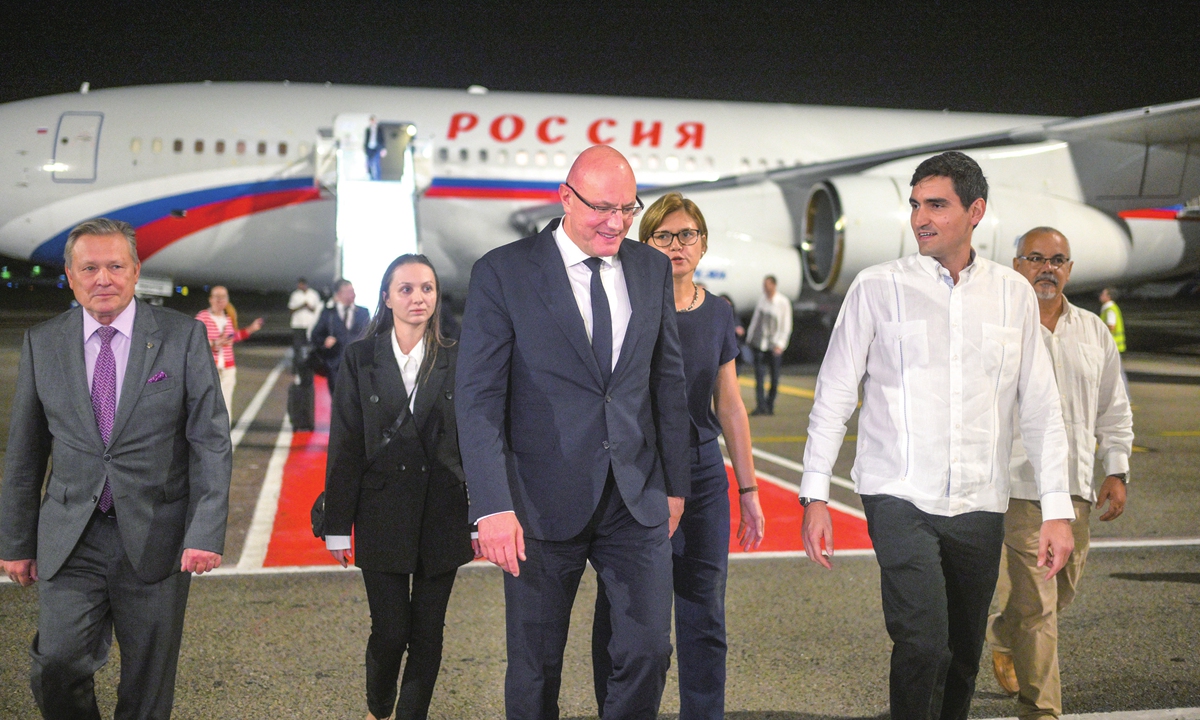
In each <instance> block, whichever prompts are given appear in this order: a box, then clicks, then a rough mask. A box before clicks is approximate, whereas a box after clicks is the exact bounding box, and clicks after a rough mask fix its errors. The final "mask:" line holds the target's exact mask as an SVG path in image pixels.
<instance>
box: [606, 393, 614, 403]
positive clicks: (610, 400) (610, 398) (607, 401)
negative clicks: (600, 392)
mask: <svg viewBox="0 0 1200 720" xmlns="http://www.w3.org/2000/svg"><path fill="white" fill-rule="evenodd" d="M604 402H606V403H610V402H612V395H605V396H604Z"/></svg>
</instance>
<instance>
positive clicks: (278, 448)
mask: <svg viewBox="0 0 1200 720" xmlns="http://www.w3.org/2000/svg"><path fill="white" fill-rule="evenodd" d="M291 451H292V420H291V418H289V417H288V416H287V414H286V413H285V414H284V416H283V424H281V425H280V426H279V437H277V438H275V450H274V451H273V452H272V453H271V460H270V462H268V463H267V474H266V477H264V478H263V484H262V489H261V490H259V492H258V502H257V503H256V504H255V506H254V518H253V519H252V520H251V521H250V529H249V530H247V531H246V542H245V544H244V545H242V556H241V557H240V558H238V564H237V569H238V570H241V571H246V570H255V569H261V568H262V564H263V560H265V559H266V558H267V545H268V544H269V543H270V542H271V531H272V530H273V529H274V528H275V513H276V511H277V510H278V509H279V491H280V489H281V488H282V487H283V468H284V466H285V465H287V459H288V454H289V453H290V452H291Z"/></svg>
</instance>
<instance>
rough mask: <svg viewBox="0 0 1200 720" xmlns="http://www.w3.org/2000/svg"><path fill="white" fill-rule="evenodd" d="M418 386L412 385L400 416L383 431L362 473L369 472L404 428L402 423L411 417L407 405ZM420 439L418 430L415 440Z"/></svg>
mask: <svg viewBox="0 0 1200 720" xmlns="http://www.w3.org/2000/svg"><path fill="white" fill-rule="evenodd" d="M418 385H419V383H413V389H412V390H410V391H409V393H408V396H407V397H405V398H404V407H403V408H401V410H400V414H399V415H397V416H396V419H395V420H394V421H392V425H391V427H389V428H388V429H387V430H384V431H383V441H382V442H381V443H380V444H379V448H378V449H377V450H376V451H375V454H374V455H372V456H371V457H370V459H368V460H367V464H366V467H364V468H363V470H364V471H366V470H369V469H370V468H371V466H372V465H374V464H375V461H376V460H377V459H379V457H380V456H381V455H383V451H384V450H386V449H387V446H388V443H390V442H391V441H392V438H394V437H396V435H398V434H400V428H401V427H403V426H404V421H405V420H407V419H408V418H410V417H413V415H412V409H411V408H409V405H410V404H411V403H412V398H413V395H415V394H416V392H417V387H418ZM413 422H416V418H413ZM420 437H421V433H420V430H419V429H418V431H417V438H418V439H420ZM422 447H424V441H422Z"/></svg>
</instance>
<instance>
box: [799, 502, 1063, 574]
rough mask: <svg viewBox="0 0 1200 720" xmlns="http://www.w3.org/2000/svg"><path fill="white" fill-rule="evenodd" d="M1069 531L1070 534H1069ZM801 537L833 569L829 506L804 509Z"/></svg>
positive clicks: (806, 547)
mask: <svg viewBox="0 0 1200 720" xmlns="http://www.w3.org/2000/svg"><path fill="white" fill-rule="evenodd" d="M1069 532H1070V531H1069V530H1068V534H1069ZM800 537H801V538H802V539H803V540H804V552H805V553H807V554H808V559H809V560H812V561H813V562H815V563H817V564H818V565H820V566H821V567H823V568H825V569H826V570H831V569H833V564H832V563H831V562H830V561H829V558H831V557H833V519H832V518H831V517H830V516H829V506H828V505H827V504H826V503H824V502H822V501H820V500H813V501H812V502H810V503H809V504H808V507H806V508H804V523H803V524H802V525H801V526H800ZM822 543H824V544H825V553H824V554H822V553H821V544H822Z"/></svg>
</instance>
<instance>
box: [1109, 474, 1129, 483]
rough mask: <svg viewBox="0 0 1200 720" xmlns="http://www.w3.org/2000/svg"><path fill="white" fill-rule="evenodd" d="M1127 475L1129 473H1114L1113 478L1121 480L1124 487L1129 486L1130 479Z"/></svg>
mask: <svg viewBox="0 0 1200 720" xmlns="http://www.w3.org/2000/svg"><path fill="white" fill-rule="evenodd" d="M1126 475H1127V473H1113V474H1112V475H1111V477H1115V478H1116V479H1118V480H1120V481H1121V484H1122V485H1128V484H1129V478H1127V477H1126Z"/></svg>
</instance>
